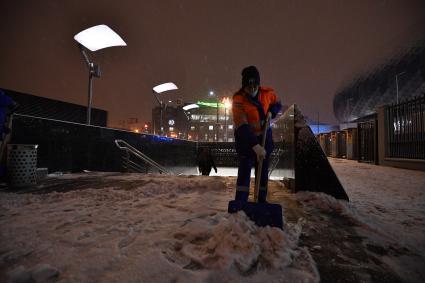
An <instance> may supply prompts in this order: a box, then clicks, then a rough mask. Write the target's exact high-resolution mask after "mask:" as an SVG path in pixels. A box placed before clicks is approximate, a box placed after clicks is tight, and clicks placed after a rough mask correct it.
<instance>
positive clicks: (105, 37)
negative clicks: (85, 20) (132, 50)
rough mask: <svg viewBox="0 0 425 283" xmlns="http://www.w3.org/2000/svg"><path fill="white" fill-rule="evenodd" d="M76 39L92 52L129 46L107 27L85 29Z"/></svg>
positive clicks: (99, 26)
mask: <svg viewBox="0 0 425 283" xmlns="http://www.w3.org/2000/svg"><path fill="white" fill-rule="evenodd" d="M74 39H75V40H76V41H77V42H78V43H80V44H81V45H83V46H84V47H85V48H87V49H89V50H90V51H96V50H99V49H103V48H107V47H112V46H127V44H126V43H125V42H124V40H122V38H121V37H120V36H119V35H118V34H117V33H116V32H114V31H113V30H112V29H111V28H109V27H108V26H106V25H98V26H94V27H91V28H88V29H85V30H83V31H82V32H79V33H77V34H76V35H75V36H74Z"/></svg>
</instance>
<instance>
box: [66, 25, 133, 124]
mask: <svg viewBox="0 0 425 283" xmlns="http://www.w3.org/2000/svg"><path fill="white" fill-rule="evenodd" d="M74 39H75V40H76V41H77V42H78V47H79V48H80V52H81V54H82V55H83V57H84V61H85V62H86V64H87V67H88V68H89V93H88V102H87V125H90V124H91V108H92V97H93V90H92V86H93V77H96V78H100V67H99V65H97V64H95V63H93V62H91V61H90V59H89V57H88V55H87V53H86V50H85V48H87V49H88V50H90V51H97V50H99V49H103V48H107V47H112V46H127V44H126V43H125V42H124V40H122V38H121V37H120V36H119V35H118V34H116V33H115V32H114V31H113V30H112V29H110V28H109V27H108V26H106V25H97V26H94V27H91V28H88V29H85V30H83V31H81V32H79V33H77V34H76V35H75V36H74Z"/></svg>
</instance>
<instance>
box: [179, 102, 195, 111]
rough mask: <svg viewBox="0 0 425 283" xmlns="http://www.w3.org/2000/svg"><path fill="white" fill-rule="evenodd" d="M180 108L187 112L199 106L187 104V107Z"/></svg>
mask: <svg viewBox="0 0 425 283" xmlns="http://www.w3.org/2000/svg"><path fill="white" fill-rule="evenodd" d="M182 108H183V110H184V111H188V110H190V109H195V108H199V105H198V104H195V103H194V104H189V105H186V106H183V107H182Z"/></svg>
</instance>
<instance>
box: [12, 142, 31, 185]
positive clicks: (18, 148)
mask: <svg viewBox="0 0 425 283" xmlns="http://www.w3.org/2000/svg"><path fill="white" fill-rule="evenodd" d="M37 147H38V145H36V144H9V145H8V146H7V153H8V154H7V173H8V177H9V186H11V187H25V186H31V185H35V184H36V183H37Z"/></svg>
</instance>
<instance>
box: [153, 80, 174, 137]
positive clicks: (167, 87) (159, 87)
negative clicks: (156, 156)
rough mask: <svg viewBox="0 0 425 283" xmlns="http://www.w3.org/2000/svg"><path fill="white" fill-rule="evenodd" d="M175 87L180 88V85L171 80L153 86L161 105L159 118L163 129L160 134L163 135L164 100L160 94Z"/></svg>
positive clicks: (154, 93)
mask: <svg viewBox="0 0 425 283" xmlns="http://www.w3.org/2000/svg"><path fill="white" fill-rule="evenodd" d="M175 89H178V87H177V86H176V85H175V84H174V83H171V82H169V83H163V84H160V85H157V86H155V87H154V88H152V93H153V95H154V96H155V98H156V100H157V101H158V103H159V106H160V111H161V114H160V120H159V123H160V129H161V130H160V135H163V132H164V127H163V117H162V116H163V111H164V102H163V101H162V100H161V98H160V94H161V93H163V92H165V91H169V90H175Z"/></svg>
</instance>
